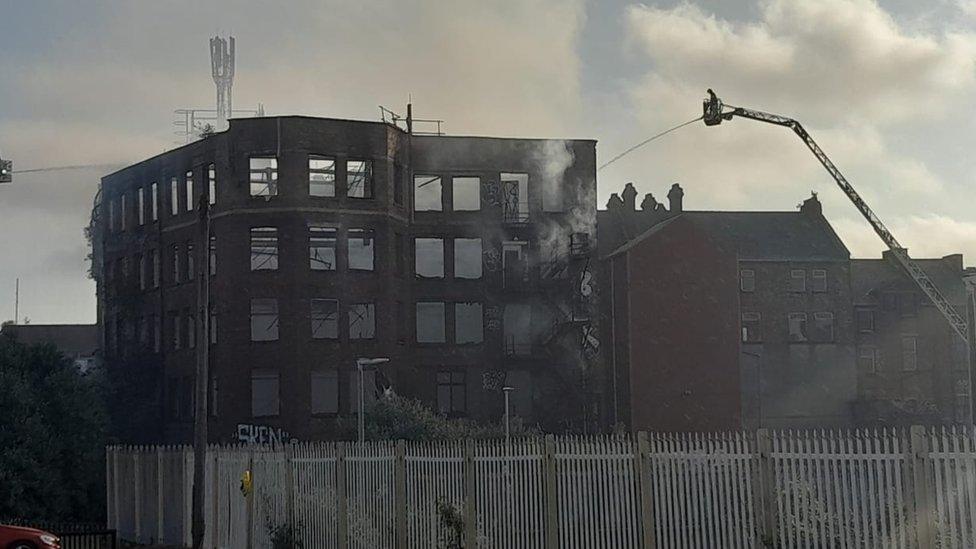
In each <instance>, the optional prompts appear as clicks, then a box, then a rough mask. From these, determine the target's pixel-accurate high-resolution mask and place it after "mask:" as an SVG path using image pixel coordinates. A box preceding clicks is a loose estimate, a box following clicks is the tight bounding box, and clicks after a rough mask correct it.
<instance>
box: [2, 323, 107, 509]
mask: <svg viewBox="0 0 976 549" xmlns="http://www.w3.org/2000/svg"><path fill="white" fill-rule="evenodd" d="M104 394H105V392H104V379H103V377H102V375H101V373H100V372H99V371H97V370H95V371H92V372H89V373H87V374H85V375H82V374H81V373H80V372H79V370H78V369H77V368H76V367H75V366H74V364H73V363H72V362H71V361H70V360H68V359H66V358H65V357H64V356H63V355H62V354H61V353H60V352H58V351H57V349H55V348H54V346H52V345H32V346H27V345H24V344H21V343H19V342H17V341H16V340H14V339H13V338H12V337H9V336H2V337H0V517H7V518H29V519H31V520H52V521H101V520H102V519H103V518H104V516H103V513H104V509H105V484H104V482H105V460H104V455H105V450H104V446H105V444H106V436H107V426H108V415H107V413H106V411H105V407H104Z"/></svg>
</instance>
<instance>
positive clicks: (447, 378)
mask: <svg viewBox="0 0 976 549" xmlns="http://www.w3.org/2000/svg"><path fill="white" fill-rule="evenodd" d="M466 396H467V385H466V383H465V375H464V372H438V373H437V411H438V412H439V413H441V414H444V415H463V414H464V413H465V412H466V411H467V408H468V404H467V398H466Z"/></svg>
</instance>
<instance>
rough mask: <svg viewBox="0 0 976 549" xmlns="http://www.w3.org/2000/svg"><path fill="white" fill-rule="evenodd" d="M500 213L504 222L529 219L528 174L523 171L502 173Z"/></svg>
mask: <svg viewBox="0 0 976 549" xmlns="http://www.w3.org/2000/svg"><path fill="white" fill-rule="evenodd" d="M501 181H502V215H503V216H504V221H505V222H506V223H524V222H526V221H528V220H529V176H528V175H527V174H524V173H503V174H501Z"/></svg>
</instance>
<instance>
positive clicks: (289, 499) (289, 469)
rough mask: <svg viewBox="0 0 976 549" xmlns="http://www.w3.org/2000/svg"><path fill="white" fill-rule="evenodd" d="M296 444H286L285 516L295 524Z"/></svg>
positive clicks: (290, 523) (290, 524)
mask: <svg viewBox="0 0 976 549" xmlns="http://www.w3.org/2000/svg"><path fill="white" fill-rule="evenodd" d="M294 458H295V446H294V444H291V443H289V444H288V445H287V446H285V516H286V517H287V520H288V525H289V526H290V527H294V525H295V459H294Z"/></svg>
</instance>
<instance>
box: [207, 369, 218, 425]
mask: <svg viewBox="0 0 976 549" xmlns="http://www.w3.org/2000/svg"><path fill="white" fill-rule="evenodd" d="M219 379H220V378H218V377H217V376H212V377H211V378H210V391H209V393H210V402H209V403H208V405H207V409H208V410H209V411H210V417H217V416H218V415H219V412H218V409H217V406H218V404H219V403H220V386H219V384H218V380H219Z"/></svg>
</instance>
